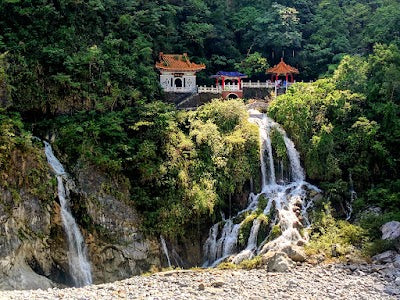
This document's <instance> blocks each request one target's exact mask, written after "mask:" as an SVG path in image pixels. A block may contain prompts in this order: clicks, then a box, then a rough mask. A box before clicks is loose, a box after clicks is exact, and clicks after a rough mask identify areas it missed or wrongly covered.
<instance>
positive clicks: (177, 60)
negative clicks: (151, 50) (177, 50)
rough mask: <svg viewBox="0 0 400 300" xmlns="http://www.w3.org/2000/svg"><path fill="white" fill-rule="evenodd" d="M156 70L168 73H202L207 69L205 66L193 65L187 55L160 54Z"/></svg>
mask: <svg viewBox="0 0 400 300" xmlns="http://www.w3.org/2000/svg"><path fill="white" fill-rule="evenodd" d="M159 60H160V61H159V62H157V63H156V68H157V69H159V70H166V71H200V70H204V69H205V68H206V65H204V64H196V63H192V62H191V61H190V60H189V57H188V56H187V54H186V53H184V54H164V53H160V55H159Z"/></svg>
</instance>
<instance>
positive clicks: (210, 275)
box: [0, 265, 400, 300]
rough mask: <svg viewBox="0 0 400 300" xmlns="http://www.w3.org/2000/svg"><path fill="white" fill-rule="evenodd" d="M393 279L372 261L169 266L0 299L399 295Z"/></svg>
mask: <svg viewBox="0 0 400 300" xmlns="http://www.w3.org/2000/svg"><path fill="white" fill-rule="evenodd" d="M396 282H397V280H392V279H390V277H388V276H387V274H384V273H383V272H381V270H380V268H379V267H378V268H376V267H373V266H369V265H368V266H365V265H364V266H347V265H328V266H316V267H312V266H309V265H303V266H300V267H297V268H295V269H294V270H292V271H290V272H289V273H271V272H267V271H266V270H263V269H258V270H250V271H246V270H216V269H213V270H205V271H204V270H200V271H170V272H164V273H158V274H154V275H151V276H136V277H132V278H130V279H126V280H123V281H118V282H114V283H107V284H101V285H92V286H87V287H85V288H68V289H49V290H35V291H2V292H0V299H2V300H3V299H27V300H34V299H77V300H84V299H96V300H103V299H154V300H155V299H183V300H188V299H224V300H228V299H254V300H256V299H318V300H320V299H368V300H372V299H400V288H399V286H398V285H396Z"/></svg>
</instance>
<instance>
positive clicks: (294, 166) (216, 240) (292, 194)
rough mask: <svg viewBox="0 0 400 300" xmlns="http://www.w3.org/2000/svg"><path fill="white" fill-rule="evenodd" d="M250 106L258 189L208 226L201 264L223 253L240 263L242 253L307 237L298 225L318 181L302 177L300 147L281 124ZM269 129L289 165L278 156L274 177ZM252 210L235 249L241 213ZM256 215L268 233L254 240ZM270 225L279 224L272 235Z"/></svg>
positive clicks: (217, 259) (303, 223)
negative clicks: (245, 231)
mask: <svg viewBox="0 0 400 300" xmlns="http://www.w3.org/2000/svg"><path fill="white" fill-rule="evenodd" d="M249 112H250V118H249V121H250V122H253V123H255V124H257V125H258V126H259V130H260V145H261V147H260V163H261V176H262V178H261V179H262V180H261V183H262V186H261V192H260V193H259V194H257V195H255V194H253V193H251V194H250V197H249V204H248V206H247V208H246V209H245V210H243V211H241V212H239V213H238V214H237V216H235V217H234V218H231V219H228V220H223V221H222V222H220V223H217V224H215V225H214V226H213V227H212V228H211V229H210V234H209V237H208V239H207V240H206V243H205V245H204V254H205V262H204V266H206V267H208V266H211V267H213V266H216V265H218V264H219V263H220V262H222V261H224V260H225V259H226V258H227V257H231V261H232V262H233V263H240V262H241V261H243V260H244V259H250V258H252V257H253V256H254V255H255V254H259V253H265V252H267V251H269V250H279V249H282V248H284V247H286V246H288V245H303V244H304V243H305V242H306V241H307V237H306V236H303V235H302V234H301V232H300V229H301V228H302V227H305V226H306V227H307V226H309V225H310V222H309V220H308V213H307V212H308V210H309V209H310V208H312V206H313V197H311V194H313V193H314V194H315V195H316V194H318V193H321V191H320V190H319V189H318V188H317V187H315V186H313V185H311V184H309V183H307V182H305V181H304V180H305V174H304V170H303V168H302V167H301V164H300V157H299V153H298V152H297V151H296V148H295V146H294V143H293V142H292V141H291V140H290V139H289V138H288V136H287V135H286V132H285V131H284V130H283V128H282V127H280V125H279V124H277V123H276V122H274V121H273V120H272V119H270V118H268V117H267V116H266V115H265V114H262V113H260V112H258V111H255V110H250V111H249ZM272 129H276V130H277V132H278V133H279V134H281V136H282V138H283V140H284V143H285V146H286V152H287V158H288V164H289V165H290V170H288V171H287V172H284V170H283V168H284V166H283V165H284V164H283V163H282V161H278V162H277V166H278V170H279V171H280V172H279V173H278V179H279V180H277V177H276V174H275V164H274V163H275V162H274V157H273V153H274V152H273V148H272V143H271V138H270V134H271V130H272ZM284 173H288V174H290V176H289V177H290V178H289V179H288V180H285V178H283V176H284V175H283V174H284ZM279 177H280V178H279ZM277 182H278V183H277ZM261 197H265V198H266V200H267V204H266V206H265V207H263V208H262V210H263V211H262V214H260V203H261V202H260V198H261ZM252 214H255V215H254V216H253V218H252V225H251V229H250V232H249V234H248V239H247V246H246V247H245V248H244V249H243V250H242V251H240V252H239V253H238V250H240V249H238V240H239V235H240V231H241V228H242V226H244V225H245V220H243V219H246V217H248V216H249V215H252ZM261 215H262V216H263V218H264V219H268V222H269V223H268V226H267V227H268V228H267V230H269V233H268V234H267V236H265V237H264V238H263V240H259V232H260V228H261V225H262V218H261V217H260V216H261ZM266 216H268V217H269V218H267V217H266ZM237 220H240V221H237ZM235 221H236V222H237V223H236V224H235ZM247 226H248V225H247ZM273 228H279V231H280V233H281V234H280V235H279V237H277V238H275V239H274V236H273V230H272V229H273ZM275 234H276V233H275ZM241 238H243V237H241ZM233 255H234V256H233Z"/></svg>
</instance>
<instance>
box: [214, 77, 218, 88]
mask: <svg viewBox="0 0 400 300" xmlns="http://www.w3.org/2000/svg"><path fill="white" fill-rule="evenodd" d="M215 87H218V77H217V78H215Z"/></svg>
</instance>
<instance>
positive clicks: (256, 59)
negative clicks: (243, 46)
mask: <svg viewBox="0 0 400 300" xmlns="http://www.w3.org/2000/svg"><path fill="white" fill-rule="evenodd" d="M235 68H236V69H237V70H238V71H240V72H242V73H244V74H246V75H247V76H249V77H251V76H254V75H260V74H261V73H264V72H265V70H267V69H268V62H267V59H266V58H264V57H262V55H261V54H260V53H259V52H255V53H252V54H249V55H248V56H247V57H246V58H245V59H244V60H242V61H241V62H240V63H238V64H236V65H235Z"/></svg>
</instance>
